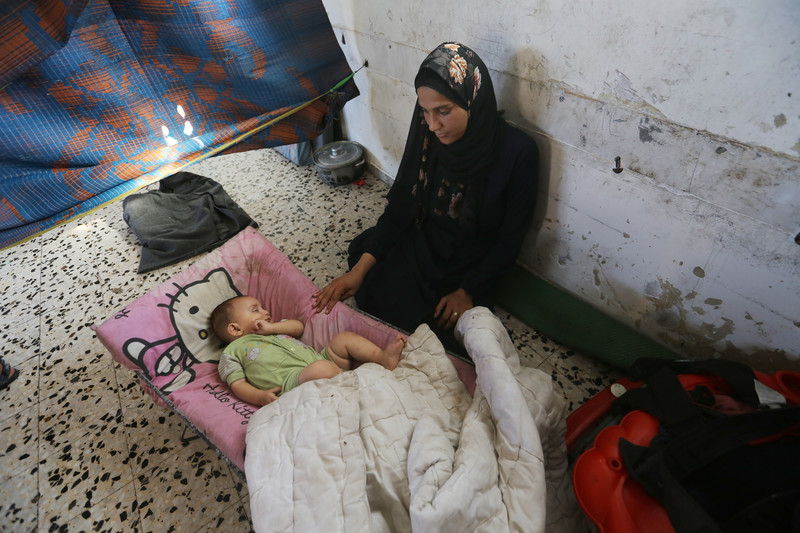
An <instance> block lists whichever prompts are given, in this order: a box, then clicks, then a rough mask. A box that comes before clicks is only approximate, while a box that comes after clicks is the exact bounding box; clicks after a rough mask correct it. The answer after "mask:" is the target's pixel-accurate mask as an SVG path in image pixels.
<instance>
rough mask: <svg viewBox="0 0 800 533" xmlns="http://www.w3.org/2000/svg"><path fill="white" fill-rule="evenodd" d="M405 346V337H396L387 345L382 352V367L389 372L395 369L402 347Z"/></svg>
mask: <svg viewBox="0 0 800 533" xmlns="http://www.w3.org/2000/svg"><path fill="white" fill-rule="evenodd" d="M405 345H406V337H405V336H404V335H398V336H397V337H395V339H394V340H393V341H392V342H390V343H389V345H388V346H387V347H386V349H384V350H383V366H384V368H387V369H389V370H394V369H395V368H397V364H398V363H399V362H400V354H402V353H403V347H404V346H405Z"/></svg>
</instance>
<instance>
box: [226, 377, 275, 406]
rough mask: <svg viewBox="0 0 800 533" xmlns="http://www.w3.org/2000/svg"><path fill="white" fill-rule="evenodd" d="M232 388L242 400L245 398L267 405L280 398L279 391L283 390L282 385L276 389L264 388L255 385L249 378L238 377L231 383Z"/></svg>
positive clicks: (257, 403) (250, 401)
mask: <svg viewBox="0 0 800 533" xmlns="http://www.w3.org/2000/svg"><path fill="white" fill-rule="evenodd" d="M231 390H232V391H233V393H234V394H235V395H236V397H237V398H239V399H240V400H244V401H246V402H248V403H252V404H253V405H267V404H268V403H271V402H274V401H275V400H277V399H278V393H279V392H280V391H281V388H280V387H275V388H274V389H267V390H262V389H258V388H256V387H254V386H253V385H251V384H250V382H249V381H247V379H245V378H242V379H237V380H236V381H234V382H233V383H231Z"/></svg>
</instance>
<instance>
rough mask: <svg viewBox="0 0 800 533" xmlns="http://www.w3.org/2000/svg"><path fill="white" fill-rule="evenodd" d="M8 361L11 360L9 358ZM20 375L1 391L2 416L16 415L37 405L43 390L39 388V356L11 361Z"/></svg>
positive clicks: (0, 414) (0, 412)
mask: <svg viewBox="0 0 800 533" xmlns="http://www.w3.org/2000/svg"><path fill="white" fill-rule="evenodd" d="M7 361H9V360H8V359H7ZM9 364H11V365H13V366H14V368H15V369H16V370H18V371H19V377H18V378H17V379H16V380H15V381H14V382H13V383H12V384H11V385H9V386H8V387H7V388H6V389H5V390H3V391H0V406H2V409H0V417H2V418H3V419H5V418H6V417H10V416H14V415H15V414H17V413H19V412H20V411H23V410H26V409H29V408H31V407H36V406H37V404H38V402H39V398H40V396H41V391H40V389H39V357H38V356H34V357H29V358H27V359H25V360H24V361H22V362H13V360H11V361H9Z"/></svg>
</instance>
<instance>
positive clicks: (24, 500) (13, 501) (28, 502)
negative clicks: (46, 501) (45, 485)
mask: <svg viewBox="0 0 800 533" xmlns="http://www.w3.org/2000/svg"><path fill="white" fill-rule="evenodd" d="M37 480H38V475H37V473H35V472H34V473H33V474H30V473H28V472H23V473H21V474H18V475H14V476H12V475H9V474H6V473H2V474H0V487H2V489H0V495H1V496H2V497H0V517H2V519H0V524H2V526H1V527H2V529H0V531H3V532H6V531H8V532H10V533H11V532H17V531H37V529H38V522H39V504H40V501H41V496H40V494H39V490H38V483H37Z"/></svg>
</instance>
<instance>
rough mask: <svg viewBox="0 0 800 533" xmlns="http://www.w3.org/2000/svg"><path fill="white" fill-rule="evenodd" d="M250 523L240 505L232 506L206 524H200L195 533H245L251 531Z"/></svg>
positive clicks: (248, 517)
mask: <svg viewBox="0 0 800 533" xmlns="http://www.w3.org/2000/svg"><path fill="white" fill-rule="evenodd" d="M251 522H252V521H251V519H250V516H249V515H248V514H247V513H246V512H245V510H244V508H243V507H242V505H241V504H234V505H231V506H230V507H228V508H227V509H225V511H223V512H222V513H220V514H219V515H217V516H215V517H214V518H212V519H211V520H209V521H208V522H206V523H204V524H202V525H201V526H200V527H199V529H197V530H196V531H197V533H206V532H207V533H212V532H218V531H241V532H242V533H246V532H249V531H253V528H252V526H251Z"/></svg>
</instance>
